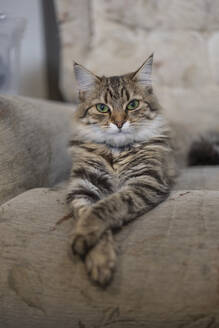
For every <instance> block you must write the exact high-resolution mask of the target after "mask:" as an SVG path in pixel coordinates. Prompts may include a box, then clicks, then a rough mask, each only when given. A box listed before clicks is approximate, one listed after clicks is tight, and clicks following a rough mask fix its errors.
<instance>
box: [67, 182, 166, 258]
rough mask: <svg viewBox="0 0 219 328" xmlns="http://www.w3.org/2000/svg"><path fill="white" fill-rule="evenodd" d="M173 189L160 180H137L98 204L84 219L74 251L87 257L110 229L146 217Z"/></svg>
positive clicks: (82, 219)
mask: <svg viewBox="0 0 219 328" xmlns="http://www.w3.org/2000/svg"><path fill="white" fill-rule="evenodd" d="M169 190H170V187H169V186H168V185H167V184H164V183H161V182H160V181H159V179H156V178H154V177H151V176H148V177H147V178H145V176H144V179H141V178H139V177H138V178H135V179H134V181H130V182H129V183H127V184H126V185H125V186H123V187H122V189H121V190H120V191H118V192H115V193H113V194H111V195H108V196H107V197H105V198H103V199H101V200H99V201H97V202H96V203H95V204H93V205H92V206H91V207H89V208H88V210H87V211H85V212H84V213H83V215H82V216H81V217H80V219H79V221H78V224H77V230H76V233H75V235H74V240H73V249H74V251H75V252H76V253H78V254H80V255H83V254H85V253H86V252H87V251H88V249H89V248H91V247H93V246H95V245H96V244H97V243H98V241H99V239H100V238H101V236H102V235H103V233H104V232H105V231H107V230H108V229H114V228H120V227H122V226H123V225H124V224H125V223H127V222H129V221H131V220H133V219H135V218H137V217H138V216H140V215H143V214H145V213H146V212H148V211H149V210H150V209H152V208H153V207H155V206H156V205H158V204H159V203H160V202H162V201H163V200H164V199H166V197H167V196H168V194H169Z"/></svg>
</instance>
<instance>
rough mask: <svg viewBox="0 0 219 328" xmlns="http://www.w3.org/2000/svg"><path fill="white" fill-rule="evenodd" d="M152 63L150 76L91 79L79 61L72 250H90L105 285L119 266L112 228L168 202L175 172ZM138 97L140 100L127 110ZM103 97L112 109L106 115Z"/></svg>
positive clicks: (91, 264)
mask: <svg viewBox="0 0 219 328" xmlns="http://www.w3.org/2000/svg"><path fill="white" fill-rule="evenodd" d="M149 58H150V61H151V57H149ZM148 63H149V62H148ZM148 63H147V61H146V63H145V65H146V66H147V65H149V64H148ZM151 64H152V62H150V65H151ZM76 65H77V64H76ZM146 68H147V70H146V73H145V74H146V75H145V74H143V73H142V71H141V70H142V69H144V67H143V66H142V67H141V69H140V71H139V70H138V71H137V72H136V73H132V74H128V75H125V76H120V77H117V76H114V77H109V78H106V77H102V78H98V77H96V76H95V77H93V79H92V76H91V74H92V73H90V72H88V71H86V70H85V69H84V68H83V67H79V65H77V76H78V78H79V79H80V74H81V73H80V70H83V74H82V75H83V85H82V89H81V93H80V99H81V102H80V104H79V106H78V109H77V111H76V112H75V115H74V135H73V137H72V140H71V142H70V151H71V154H72V158H73V167H72V173H71V179H70V183H69V192H68V196H67V201H68V203H69V204H70V205H71V206H72V209H73V213H74V217H75V218H76V220H77V223H76V227H75V229H74V231H73V233H72V248H73V251H74V252H75V253H77V254H79V255H83V256H84V255H85V264H86V267H87V270H88V272H89V274H90V276H91V278H92V280H94V281H96V282H98V283H99V284H100V285H105V284H107V283H108V282H109V281H110V279H111V277H112V272H113V270H114V267H115V261H116V254H115V245H114V241H113V238H112V233H111V231H112V230H114V229H118V228H121V227H122V226H123V225H124V224H126V223H128V222H129V221H131V220H133V219H135V218H137V217H139V216H140V215H142V214H145V213H146V212H147V211H149V210H151V209H152V208H153V207H155V206H156V205H158V204H159V203H160V202H162V201H163V200H165V199H166V197H167V196H168V194H169V192H170V189H171V185H172V183H173V180H174V176H175V169H174V156H173V150H172V148H171V145H170V142H171V141H170V137H169V135H170V133H169V128H168V126H167V123H166V122H165V120H164V118H163V116H162V112H161V108H160V105H159V104H158V102H157V99H156V97H155V96H154V94H153V91H152V87H151V85H149V84H148V83H149V81H150V77H149V76H148V74H149V73H148V72H150V69H149V67H148V66H147V67H146ZM86 74H88V75H89V76H88V82H89V83H88V82H87V83H86ZM138 75H139V76H138ZM142 76H143V77H144V78H145V80H146V83H145V85H144V81H142V80H141V78H142ZM92 81H93V82H92ZM85 86H86V89H85ZM79 87H80V80H79ZM132 99H137V100H138V101H139V106H138V108H136V109H135V110H133V111H128V110H127V104H128V103H129V102H130V101H131V100H132ZM98 103H104V104H106V105H107V106H108V107H109V109H110V111H109V112H108V113H99V112H98V111H97V109H96V104H98ZM117 122H122V123H121V124H123V126H122V128H118V126H117V125H116V124H117Z"/></svg>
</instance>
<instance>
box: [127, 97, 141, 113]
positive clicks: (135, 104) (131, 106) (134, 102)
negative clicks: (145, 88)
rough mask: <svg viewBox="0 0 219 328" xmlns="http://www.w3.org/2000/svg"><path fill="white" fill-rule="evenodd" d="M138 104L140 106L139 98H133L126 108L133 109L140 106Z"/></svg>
mask: <svg viewBox="0 0 219 328" xmlns="http://www.w3.org/2000/svg"><path fill="white" fill-rule="evenodd" d="M138 106H139V100H137V99H133V100H131V101H130V102H129V103H128V105H127V106H126V108H127V109H129V110H133V109H136V108H138Z"/></svg>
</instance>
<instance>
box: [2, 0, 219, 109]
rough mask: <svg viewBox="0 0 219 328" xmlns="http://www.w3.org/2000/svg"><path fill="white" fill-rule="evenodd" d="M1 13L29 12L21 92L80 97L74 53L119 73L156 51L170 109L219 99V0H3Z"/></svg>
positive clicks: (162, 93)
mask: <svg viewBox="0 0 219 328" xmlns="http://www.w3.org/2000/svg"><path fill="white" fill-rule="evenodd" d="M0 11H1V12H2V13H5V14H6V15H8V17H11V18H12V19H13V18H24V22H23V27H21V28H20V29H21V30H22V28H23V31H20V32H19V33H20V34H19V37H18V38H20V39H19V44H20V47H19V49H20V50H19V51H20V64H19V63H17V66H19V71H20V75H19V88H18V89H19V90H16V92H17V93H19V94H21V95H25V96H30V97H39V98H46V99H51V100H60V101H70V102H71V101H75V99H76V91H75V90H76V88H75V81H74V76H73V69H72V66H73V65H72V63H73V59H74V60H76V61H78V62H79V63H81V64H83V65H85V66H86V67H87V68H88V69H90V70H92V71H94V72H95V73H97V74H105V75H109V74H114V75H116V74H122V73H127V72H130V71H133V70H136V69H137V68H138V67H139V66H140V65H141V64H142V62H143V61H144V60H145V59H146V58H147V56H149V55H150V54H151V53H152V52H154V54H155V57H154V73H153V78H154V86H155V89H156V91H157V93H158V95H159V97H160V101H161V103H162V104H163V105H164V107H166V108H169V109H174V108H176V107H177V108H178V109H179V110H180V109H181V108H182V109H183V108H185V107H186V108H187V113H190V112H192V111H193V109H198V110H199V111H206V108H207V110H208V109H209V108H215V107H218V105H219V1H218V0H135V1H133V0H80V1H78V0H54V1H52V0H31V1H29V0H19V1H15V0H7V1H5V0H0ZM1 21H2V22H3V20H0V42H1V44H2V41H1V40H3V36H2V32H1V31H2V30H3V29H2V27H1V26H2V25H1V24H2V23H1ZM19 51H18V52H19ZM15 66H16V65H15ZM0 67H1V61H0ZM12 73H13V72H12ZM12 75H13V74H12Z"/></svg>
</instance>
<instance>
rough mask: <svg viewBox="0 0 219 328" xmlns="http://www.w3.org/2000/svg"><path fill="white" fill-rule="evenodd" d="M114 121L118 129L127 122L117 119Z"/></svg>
mask: <svg viewBox="0 0 219 328" xmlns="http://www.w3.org/2000/svg"><path fill="white" fill-rule="evenodd" d="M114 123H115V124H116V126H117V128H118V129H121V128H122V126H123V124H124V123H125V122H124V121H115V122H114Z"/></svg>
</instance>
